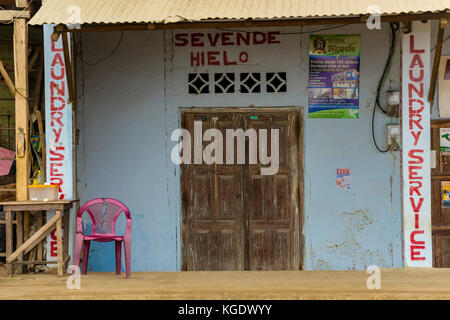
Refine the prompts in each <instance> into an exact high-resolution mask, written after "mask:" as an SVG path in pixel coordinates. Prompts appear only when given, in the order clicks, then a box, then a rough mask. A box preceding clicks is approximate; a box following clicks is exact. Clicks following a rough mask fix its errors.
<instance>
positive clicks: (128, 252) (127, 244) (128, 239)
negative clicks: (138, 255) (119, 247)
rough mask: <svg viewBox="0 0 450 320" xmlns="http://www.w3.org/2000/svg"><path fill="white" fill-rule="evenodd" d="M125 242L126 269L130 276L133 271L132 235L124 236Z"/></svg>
mask: <svg viewBox="0 0 450 320" xmlns="http://www.w3.org/2000/svg"><path fill="white" fill-rule="evenodd" d="M123 244H124V248H123V249H124V250H123V251H124V252H125V271H126V275H127V278H129V277H130V272H131V268H130V267H131V237H129V236H128V237H124V238H123Z"/></svg>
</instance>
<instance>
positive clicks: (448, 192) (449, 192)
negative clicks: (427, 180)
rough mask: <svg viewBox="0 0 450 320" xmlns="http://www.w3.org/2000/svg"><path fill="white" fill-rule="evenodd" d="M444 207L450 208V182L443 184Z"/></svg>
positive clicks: (443, 182)
mask: <svg viewBox="0 0 450 320" xmlns="http://www.w3.org/2000/svg"><path fill="white" fill-rule="evenodd" d="M441 191H442V206H443V207H450V181H442V182H441Z"/></svg>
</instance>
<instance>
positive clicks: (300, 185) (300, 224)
mask: <svg viewBox="0 0 450 320" xmlns="http://www.w3.org/2000/svg"><path fill="white" fill-rule="evenodd" d="M303 110H304V108H303V107H301V106H297V107H295V106H286V107H226V106H224V107H180V108H179V116H180V119H179V123H180V124H181V128H184V127H185V123H184V115H185V114H198V113H230V112H238V113H250V112H296V113H297V118H298V124H297V125H298V133H297V134H298V157H299V158H298V159H299V164H298V175H297V177H296V178H297V179H296V183H297V189H298V191H297V192H298V194H297V196H298V206H299V207H298V216H295V219H296V221H295V223H296V224H297V228H298V230H297V232H296V233H295V238H294V243H296V245H298V250H299V257H298V258H299V266H298V270H303V267H304V257H305V240H304V238H305V237H304V232H303V231H304V220H305V219H304V216H305V205H304V184H305V183H304V151H303V150H304V143H303V124H304V121H303ZM184 178H185V177H184V174H183V170H182V169H181V166H180V202H181V206H180V216H181V228H180V233H181V234H180V238H181V270H182V271H187V253H186V250H187V249H186V247H187V246H186V230H185V228H186V223H185V215H184V214H183V213H184V211H185V209H186V200H187V198H186V196H187V195H186V193H185V191H184V188H183V181H184ZM244 214H246V213H244Z"/></svg>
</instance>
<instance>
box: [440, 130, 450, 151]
mask: <svg viewBox="0 0 450 320" xmlns="http://www.w3.org/2000/svg"><path fill="white" fill-rule="evenodd" d="M439 140H440V143H439V147H440V148H439V150H440V151H441V153H443V154H450V128H440V129H439Z"/></svg>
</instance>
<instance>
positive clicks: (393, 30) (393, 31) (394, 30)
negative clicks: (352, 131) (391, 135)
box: [371, 23, 400, 153]
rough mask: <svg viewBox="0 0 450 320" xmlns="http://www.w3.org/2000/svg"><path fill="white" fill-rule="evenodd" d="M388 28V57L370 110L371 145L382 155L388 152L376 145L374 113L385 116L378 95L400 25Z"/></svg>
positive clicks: (391, 25)
mask: <svg viewBox="0 0 450 320" xmlns="http://www.w3.org/2000/svg"><path fill="white" fill-rule="evenodd" d="M389 26H390V28H391V46H390V48H389V56H388V59H387V61H386V64H385V66H384V70H383V74H382V75H381V78H380V80H379V82H378V85H377V92H376V97H375V102H374V105H373V110H372V125H371V127H372V139H373V143H374V145H375V148H376V149H377V150H378V151H379V152H382V153H385V152H388V151H389V148H386V149H381V148H380V147H379V146H378V144H377V140H376V138H375V113H376V111H377V109H379V110H380V111H381V112H382V113H383V114H387V111H386V110H385V109H383V107H381V104H380V94H381V89H382V88H383V84H384V81H385V80H386V77H387V75H388V74H389V70H390V68H391V62H392V57H393V55H394V51H395V43H396V42H397V31H398V30H399V28H400V25H399V24H398V23H390V24H389Z"/></svg>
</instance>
